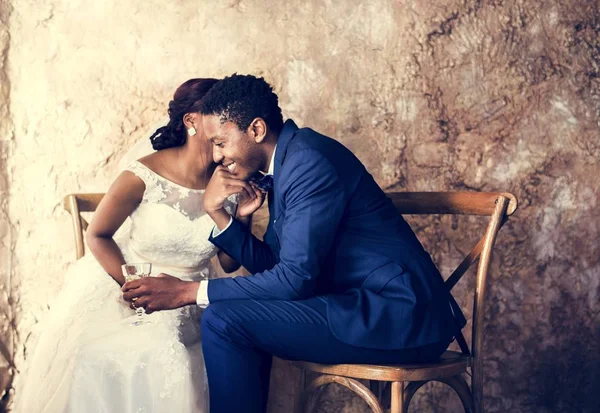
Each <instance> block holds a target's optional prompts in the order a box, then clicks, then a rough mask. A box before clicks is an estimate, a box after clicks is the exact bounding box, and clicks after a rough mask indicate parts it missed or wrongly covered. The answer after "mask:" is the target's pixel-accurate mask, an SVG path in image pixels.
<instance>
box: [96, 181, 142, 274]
mask: <svg viewBox="0 0 600 413" xmlns="http://www.w3.org/2000/svg"><path fill="white" fill-rule="evenodd" d="M144 190H145V185H144V182H143V181H142V180H141V179H140V178H138V177H137V176H135V175H134V174H133V173H132V172H129V171H124V172H122V173H121V175H119V177H118V178H117V179H116V180H115V181H114V182H113V184H112V185H111V187H110V188H109V189H108V192H106V195H105V196H104V198H103V199H102V201H101V202H100V204H99V205H98V208H97V209H96V212H95V213H94V217H93V218H92V222H91V223H90V226H89V227H88V229H87V233H86V241H87V243H88V246H89V248H90V251H92V254H94V257H96V259H97V260H98V262H99V263H100V265H101V266H102V267H103V268H104V270H105V271H106V272H107V273H108V274H109V275H110V276H111V277H113V278H114V279H115V281H116V282H118V283H119V285H123V284H124V283H125V278H124V277H123V274H122V273H121V265H123V264H125V259H124V258H123V254H122V252H121V250H120V249H119V247H118V246H117V243H116V242H115V241H114V239H113V235H114V234H115V232H117V230H118V229H119V227H120V226H121V225H123V222H125V219H127V217H128V216H129V215H131V213H132V212H133V211H134V210H135V209H136V208H137V206H138V205H139V204H140V202H141V200H142V197H143V196H144Z"/></svg>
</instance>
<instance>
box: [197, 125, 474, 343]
mask: <svg viewBox="0 0 600 413" xmlns="http://www.w3.org/2000/svg"><path fill="white" fill-rule="evenodd" d="M274 162H275V165H274V175H273V178H274V192H273V194H272V196H271V197H270V201H271V202H269V213H270V219H269V225H268V227H267V231H266V234H265V236H264V242H263V241H260V240H259V239H257V238H256V237H254V236H253V235H252V234H251V232H250V229H249V228H247V227H246V226H244V225H243V224H241V223H240V222H239V221H237V220H235V219H234V220H233V222H232V224H231V225H230V226H229V228H227V229H226V230H225V231H224V232H222V233H220V234H219V235H217V236H216V237H212V236H211V238H210V241H211V242H212V243H213V244H215V245H216V246H217V247H219V248H221V249H222V250H224V251H225V252H227V254H229V255H230V256H231V257H232V258H234V259H236V260H237V261H238V262H240V263H241V264H242V265H243V266H244V267H245V268H246V269H248V271H250V272H251V273H253V275H250V276H248V277H235V278H221V279H215V280H211V281H210V282H209V283H208V298H209V300H210V302H217V301H223V300H240V299H254V300H302V299H306V298H309V297H313V296H317V295H319V296H324V297H325V298H326V300H327V316H328V320H329V328H330V330H331V332H332V333H333V335H334V336H335V337H336V338H337V339H339V340H340V341H342V342H344V343H347V344H351V345H354V346H359V347H367V348H376V349H402V348H412V347H419V346H423V345H426V344H431V343H437V342H440V341H443V340H448V341H450V339H451V338H452V337H453V336H454V334H455V332H456V329H457V327H458V326H459V327H463V326H464V325H465V323H466V320H465V318H464V316H463V315H462V313H461V311H460V309H459V308H458V306H457V305H456V303H455V302H454V300H453V299H452V298H451V296H450V294H449V293H448V292H447V288H446V287H445V286H444V284H443V279H442V277H441V275H440V274H439V272H438V270H437V268H436V266H435V265H434V264H433V262H432V260H431V258H430V256H429V254H428V253H427V252H426V251H425V250H424V249H423V247H422V246H421V243H420V242H419V241H418V239H417V238H416V236H415V234H414V233H413V231H412V230H411V228H410V227H409V225H408V224H407V223H406V221H404V219H403V218H402V216H401V215H400V214H399V213H398V211H397V210H396V208H395V207H394V205H393V204H392V202H391V200H390V199H389V198H387V197H386V195H385V193H384V192H383V191H382V190H381V188H379V186H378V185H377V183H376V182H375V181H374V179H373V177H372V176H371V175H370V174H369V173H368V172H367V170H366V169H365V167H364V166H363V165H362V163H361V162H360V161H359V160H358V158H356V156H354V155H353V154H352V153H351V152H350V151H349V150H348V149H347V148H345V147H344V146H343V145H342V144H340V143H339V142H337V141H335V140H333V139H331V138H328V137H326V136H323V135H321V134H319V133H317V132H315V131H313V130H312V129H308V128H302V129H298V127H297V126H296V125H295V123H294V122H293V121H291V120H288V121H287V122H286V123H285V125H284V127H283V130H282V131H281V133H280V135H279V138H278V142H277V149H276V152H275V160H274Z"/></svg>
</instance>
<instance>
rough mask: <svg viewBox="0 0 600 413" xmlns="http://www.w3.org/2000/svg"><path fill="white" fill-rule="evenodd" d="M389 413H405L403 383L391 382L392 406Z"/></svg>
mask: <svg viewBox="0 0 600 413" xmlns="http://www.w3.org/2000/svg"><path fill="white" fill-rule="evenodd" d="M390 413H405V410H404V383H403V382H401V381H394V382H392V405H391V410H390Z"/></svg>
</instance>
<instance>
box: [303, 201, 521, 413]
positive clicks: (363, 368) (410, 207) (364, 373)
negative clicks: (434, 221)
mask: <svg viewBox="0 0 600 413" xmlns="http://www.w3.org/2000/svg"><path fill="white" fill-rule="evenodd" d="M388 196H389V197H390V198H391V199H392V201H393V202H394V205H395V206H396V208H398V211H399V212H400V213H401V214H403V215H407V214H459V215H483V216H490V221H489V224H488V226H487V230H486V232H485V234H484V236H483V238H481V240H480V241H479V242H478V243H477V245H476V246H475V247H474V248H473V250H472V251H471V252H470V253H469V254H468V255H467V256H466V257H465V258H464V260H463V261H462V262H461V263H460V265H459V266H458V267H457V268H456V270H455V271H454V272H453V273H452V275H450V277H448V279H447V280H446V282H445V284H446V286H447V287H448V289H449V290H451V289H452V287H454V286H455V285H456V283H457V282H458V281H459V280H460V278H461V277H462V276H463V274H464V273H465V272H466V271H467V270H468V269H469V268H470V267H471V266H472V265H473V264H474V263H475V262H476V261H477V259H478V258H479V266H478V268H477V276H476V277H477V280H476V288H475V295H474V299H473V323H472V332H471V333H472V335H471V337H472V340H471V347H470V349H469V346H468V345H467V343H466V340H465V338H464V336H463V335H462V332H461V333H459V334H458V336H457V337H456V341H457V343H458V345H459V346H460V349H461V352H460V353H459V352H455V351H446V352H445V353H444V354H443V355H442V357H441V358H440V360H439V361H438V362H436V363H430V364H404V365H358V364H338V365H325V364H317V363H309V362H302V361H301V362H293V364H294V365H295V366H296V367H298V368H300V369H301V371H302V374H303V380H302V382H303V383H302V387H303V389H302V392H301V394H300V397H299V399H298V402H297V406H296V409H297V412H299V413H301V412H310V411H312V410H313V404H314V400H313V399H315V397H313V396H314V393H315V391H316V390H320V389H321V388H322V387H323V386H325V385H327V384H330V383H338V384H341V385H343V386H345V387H347V388H349V389H350V390H352V391H353V392H355V393H356V394H358V395H359V396H360V397H361V398H362V399H363V400H365V401H366V402H367V404H368V405H369V407H370V408H371V410H372V411H373V412H375V413H383V411H384V410H383V406H382V404H383V400H382V399H383V398H384V394H383V393H384V391H383V389H384V387H385V385H389V383H391V386H390V387H391V390H390V392H386V395H385V396H386V398H387V397H390V399H391V400H390V407H391V413H406V412H408V407H409V404H410V401H411V399H412V397H413V396H414V394H415V392H416V391H417V390H419V388H421V387H422V386H423V385H424V384H425V383H427V382H429V381H438V382H442V383H445V384H447V385H449V386H450V387H452V388H453V389H454V390H455V391H456V393H457V394H458V396H459V397H460V400H461V402H462V404H463V406H464V410H465V412H466V413H483V388H482V386H483V374H482V373H483V372H482V355H483V353H482V346H483V312H484V299H485V292H486V287H487V278H488V271H489V267H490V259H491V255H492V249H493V247H494V242H495V241H496V236H497V234H498V231H499V230H500V228H501V227H502V225H503V224H504V222H505V221H506V219H507V218H508V217H509V216H510V215H512V214H513V213H514V212H515V211H516V209H517V198H516V197H515V196H514V195H512V194H508V193H491V192H488V193H482V192H421V193H419V192H414V193H408V192H395V193H388ZM307 371H310V372H314V373H319V374H320V375H319V376H318V377H317V378H316V379H314V380H313V381H312V382H311V383H310V384H309V385H308V386H306V385H305V378H306V372H307ZM469 373H470V375H471V386H470V387H469V385H468V384H467V382H466V380H465V378H464V377H463V375H464V374H469ZM360 379H362V380H369V383H370V386H369V388H368V387H367V386H365V385H364V384H363V383H361V382H360V381H359V380H360ZM385 388H386V389H387V387H385ZM375 393H377V394H375Z"/></svg>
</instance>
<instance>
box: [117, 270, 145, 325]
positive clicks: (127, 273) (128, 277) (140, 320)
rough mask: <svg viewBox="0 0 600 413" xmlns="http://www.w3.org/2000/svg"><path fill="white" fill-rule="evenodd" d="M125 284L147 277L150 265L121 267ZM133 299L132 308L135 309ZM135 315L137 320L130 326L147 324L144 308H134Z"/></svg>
mask: <svg viewBox="0 0 600 413" xmlns="http://www.w3.org/2000/svg"><path fill="white" fill-rule="evenodd" d="M121 270H122V271H123V276H124V277H125V282H129V281H133V280H137V279H138V278H144V277H149V276H150V272H151V271H152V264H151V263H149V262H140V263H132V264H123V265H121ZM135 300H136V299H135V298H134V299H133V306H134V307H135ZM135 313H136V314H137V320H136V321H134V322H133V323H131V325H132V326H139V325H141V324H145V323H148V320H146V309H145V308H144V307H135Z"/></svg>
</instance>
